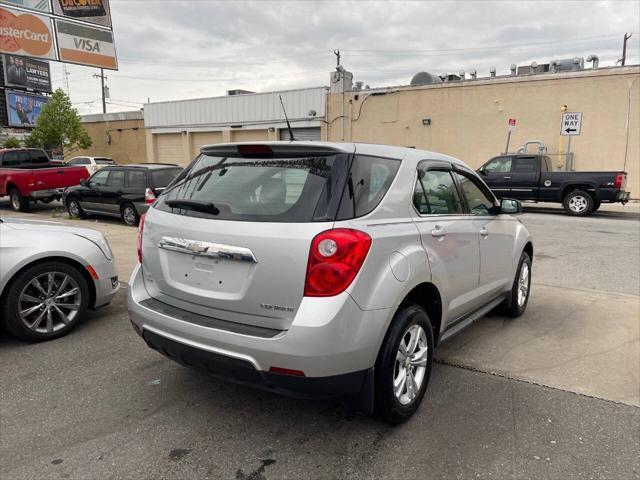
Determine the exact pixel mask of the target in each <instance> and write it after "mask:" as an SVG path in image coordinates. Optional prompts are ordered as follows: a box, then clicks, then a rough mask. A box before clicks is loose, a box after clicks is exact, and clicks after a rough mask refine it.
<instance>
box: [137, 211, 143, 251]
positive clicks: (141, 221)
mask: <svg viewBox="0 0 640 480" xmlns="http://www.w3.org/2000/svg"><path fill="white" fill-rule="evenodd" d="M143 232H144V215H140V223H138V242H137V246H138V262H140V263H142V234H143Z"/></svg>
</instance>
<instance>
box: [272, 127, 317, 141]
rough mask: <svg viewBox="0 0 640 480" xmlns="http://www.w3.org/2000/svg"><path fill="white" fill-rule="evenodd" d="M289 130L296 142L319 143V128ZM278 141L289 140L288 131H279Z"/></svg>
mask: <svg viewBox="0 0 640 480" xmlns="http://www.w3.org/2000/svg"><path fill="white" fill-rule="evenodd" d="M291 130H293V138H295V139H296V140H307V141H310V142H313V141H320V127H308V128H292V129H291ZM280 140H289V130H287V129H286V128H285V129H282V128H281V129H280Z"/></svg>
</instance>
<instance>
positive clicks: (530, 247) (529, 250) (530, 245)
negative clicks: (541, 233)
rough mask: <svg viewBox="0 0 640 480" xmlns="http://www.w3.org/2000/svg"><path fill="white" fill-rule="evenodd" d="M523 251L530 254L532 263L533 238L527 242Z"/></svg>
mask: <svg viewBox="0 0 640 480" xmlns="http://www.w3.org/2000/svg"><path fill="white" fill-rule="evenodd" d="M522 251H523V252H527V254H528V255H529V259H530V260H531V263H533V243H532V242H531V240H529V241H528V242H527V244H526V245H525V246H524V248H523V249H522Z"/></svg>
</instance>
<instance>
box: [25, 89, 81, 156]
mask: <svg viewBox="0 0 640 480" xmlns="http://www.w3.org/2000/svg"><path fill="white" fill-rule="evenodd" d="M27 143H29V144H31V145H37V146H38V147H40V148H46V149H51V148H55V147H61V148H62V149H63V150H66V149H78V148H89V147H90V146H91V143H92V141H91V137H89V134H88V133H87V132H86V130H85V129H84V128H83V127H82V124H81V123H80V117H79V116H78V111H77V110H76V109H75V108H73V106H72V105H71V100H70V99H69V97H68V96H67V94H66V93H64V91H62V89H57V90H56V91H55V92H53V95H52V96H51V98H50V99H49V101H48V102H47V103H46V104H45V105H44V106H43V107H42V111H41V112H40V115H39V116H38V120H36V127H35V128H34V129H33V131H32V132H31V135H30V136H29V138H28V142H27Z"/></svg>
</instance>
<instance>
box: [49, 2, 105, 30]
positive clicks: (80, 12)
mask: <svg viewBox="0 0 640 480" xmlns="http://www.w3.org/2000/svg"><path fill="white" fill-rule="evenodd" d="M53 13H54V14H55V15H58V16H60V17H67V18H73V19H76V20H82V21H83V22H89V23H95V24H98V25H102V26H104V27H108V28H111V10H110V8H109V0H53Z"/></svg>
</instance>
